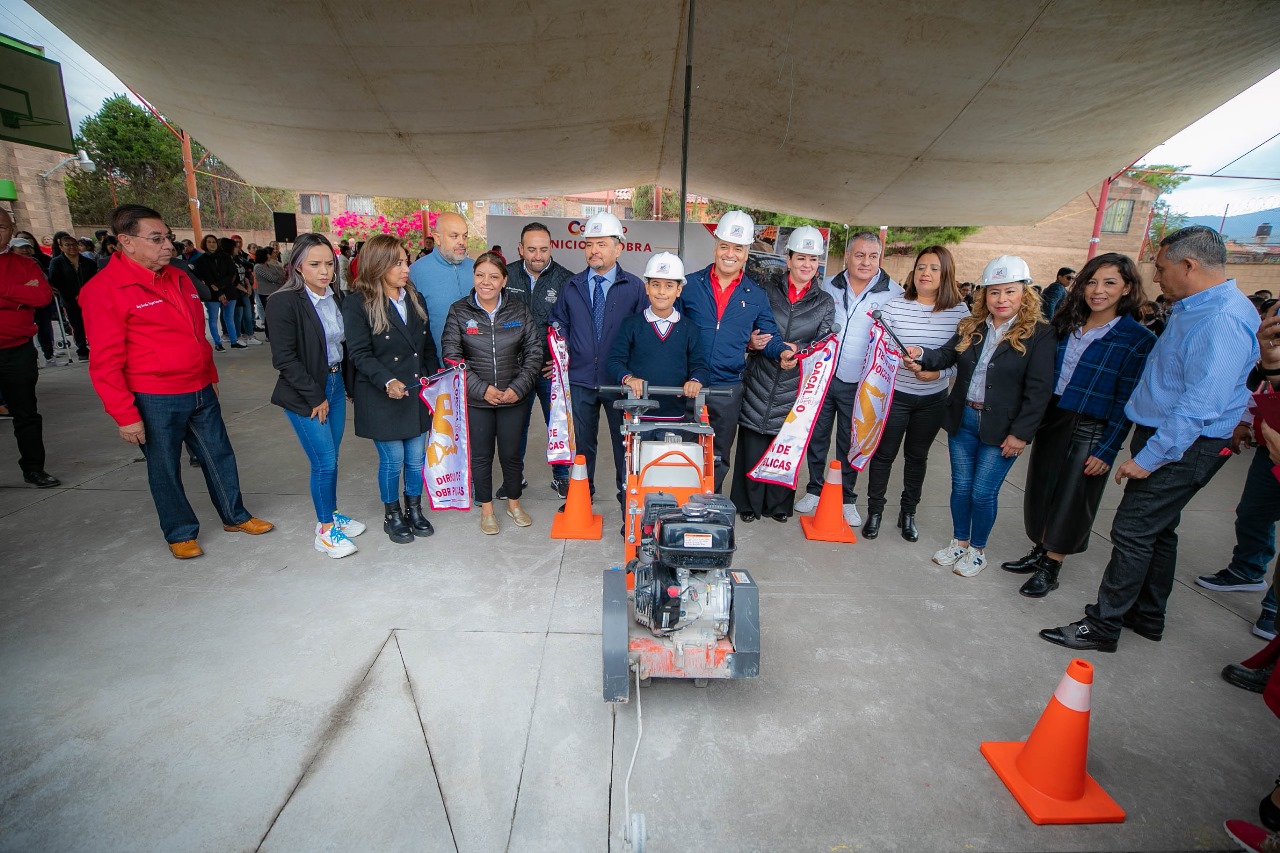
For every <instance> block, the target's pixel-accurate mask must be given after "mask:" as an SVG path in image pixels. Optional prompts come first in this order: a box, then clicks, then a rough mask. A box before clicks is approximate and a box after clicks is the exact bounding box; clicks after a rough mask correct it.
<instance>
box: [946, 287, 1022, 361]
mask: <svg viewBox="0 0 1280 853" xmlns="http://www.w3.org/2000/svg"><path fill="white" fill-rule="evenodd" d="M995 286H998V287H1003V286H1004V285H995ZM986 291H987V289H986V288H985V287H984V288H982V293H981V294H980V296H981V298H979V299H974V300H973V313H972V314H970V315H969V316H968V317H965V318H964V319H963V320H961V321H960V325H958V326H956V334H957V335H959V336H960V342H959V343H958V344H956V352H964V351H965V350H967V349H968V348H969V345H970V344H975V343H977V342H978V338H979V337H980V334H979V331H978V330H979V329H985V328H986V325H987V318H988V317H990V316H991V309H990V308H988V307H987V292H986ZM1039 322H1040V294H1039V293H1036V291H1035V290H1033V289H1032V288H1031V285H1029V284H1027V283H1026V282H1023V284H1022V307H1021V308H1019V309H1018V313H1017V314H1014V315H1013V319H1012V320H1010V321H1009V331H1007V332H1005V333H1004V340H1005V341H1007V342H1008V344H1009V346H1011V347H1013V348H1014V349H1016V350H1017V351H1018V353H1019V354H1021V355H1026V354H1027V345H1026V344H1024V343H1023V341H1025V340H1027V338H1030V337H1031V336H1032V335H1033V334H1034V333H1035V330H1036V323H1039Z"/></svg>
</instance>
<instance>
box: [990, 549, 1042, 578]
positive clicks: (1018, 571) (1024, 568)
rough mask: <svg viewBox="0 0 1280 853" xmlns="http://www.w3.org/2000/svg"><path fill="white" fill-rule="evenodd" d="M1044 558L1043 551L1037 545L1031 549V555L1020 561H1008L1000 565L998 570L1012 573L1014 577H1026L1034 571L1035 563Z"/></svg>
mask: <svg viewBox="0 0 1280 853" xmlns="http://www.w3.org/2000/svg"><path fill="white" fill-rule="evenodd" d="M1043 556H1044V549H1043V548H1041V547H1040V546H1039V545H1037V546H1036V547H1034V548H1032V549H1031V553H1030V554H1028V555H1027V556H1025V557H1023V558H1022V559H1020V560H1010V561H1009V562H1007V563H1001V564H1000V568H1002V569H1004V570H1005V571H1006V572H1013V573H1014V574H1015V575H1026V574H1030V573H1031V572H1034V571H1035V570H1036V563H1038V562H1040V558H1041V557H1043Z"/></svg>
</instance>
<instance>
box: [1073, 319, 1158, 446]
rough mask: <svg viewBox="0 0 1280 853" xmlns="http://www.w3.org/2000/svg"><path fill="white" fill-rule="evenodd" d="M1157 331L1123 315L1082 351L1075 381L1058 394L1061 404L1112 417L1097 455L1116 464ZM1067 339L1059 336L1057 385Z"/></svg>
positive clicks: (1094, 414) (1074, 409)
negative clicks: (1128, 413)
mask: <svg viewBox="0 0 1280 853" xmlns="http://www.w3.org/2000/svg"><path fill="white" fill-rule="evenodd" d="M1155 345H1156V336H1155V335H1153V334H1151V332H1149V331H1148V330H1147V329H1146V328H1145V327H1143V325H1142V324H1141V323H1139V322H1138V321H1137V320H1134V319H1133V318H1132V317H1121V318H1120V322H1118V323H1116V324H1115V325H1114V326H1113V327H1112V328H1111V331H1109V332H1107V333H1106V334H1105V335H1103V336H1102V338H1100V339H1099V340H1096V341H1094V342H1093V343H1091V344H1090V345H1089V347H1088V348H1087V349H1086V350H1085V351H1084V354H1083V355H1081V356H1080V363H1079V364H1077V365H1076V369H1075V372H1074V373H1072V374H1071V381H1070V382H1068V383H1067V387H1066V389H1065V390H1064V391H1063V392H1062V397H1061V399H1059V400H1058V408H1060V409H1066V410H1067V411H1071V412H1079V413H1080V414H1082V415H1089V416H1090V417H1094V418H1101V419H1103V420H1105V421H1107V430H1106V432H1105V433H1103V435H1102V438H1101V439H1100V440H1099V441H1098V444H1097V445H1096V446H1095V447H1094V448H1093V452H1092V455H1093V456H1096V457H1097V458H1098V459H1101V460H1102V461H1103V462H1106V463H1107V464H1108V465H1111V464H1113V463H1114V462H1115V459H1116V454H1117V453H1119V452H1120V446H1121V445H1122V444H1123V443H1124V440H1125V437H1126V436H1127V435H1128V434H1129V427H1130V426H1132V424H1131V423H1130V421H1129V419H1128V418H1126V417H1125V416H1124V406H1125V403H1127V402H1129V395H1131V394H1132V393H1133V389H1134V388H1136V387H1137V386H1138V380H1139V379H1140V378H1141V377H1142V369H1143V368H1144V367H1146V364H1147V356H1148V355H1149V354H1150V353H1151V348H1152V347H1154V346H1155ZM1066 352H1067V339H1066V338H1063V339H1062V340H1060V341H1058V358H1057V362H1056V364H1055V366H1054V370H1053V381H1054V385H1055V386H1056V385H1057V382H1058V377H1059V375H1061V373H1062V359H1063V356H1064V355H1066Z"/></svg>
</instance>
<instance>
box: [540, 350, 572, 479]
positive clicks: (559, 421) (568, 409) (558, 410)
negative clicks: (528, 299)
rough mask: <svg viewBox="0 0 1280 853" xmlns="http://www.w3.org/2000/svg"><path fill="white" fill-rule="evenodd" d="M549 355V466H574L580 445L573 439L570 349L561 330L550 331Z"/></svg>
mask: <svg viewBox="0 0 1280 853" xmlns="http://www.w3.org/2000/svg"><path fill="white" fill-rule="evenodd" d="M557 325H558V324H557ZM547 351H548V352H550V353H551V407H550V411H549V412H548V414H547V462H548V463H549V464H551V465H572V464H573V454H574V453H575V452H576V451H577V443H576V442H575V441H574V438H573V407H572V405H571V403H570V397H569V347H568V345H567V344H565V342H564V337H563V336H562V335H561V334H560V331H559V330H558V329H547Z"/></svg>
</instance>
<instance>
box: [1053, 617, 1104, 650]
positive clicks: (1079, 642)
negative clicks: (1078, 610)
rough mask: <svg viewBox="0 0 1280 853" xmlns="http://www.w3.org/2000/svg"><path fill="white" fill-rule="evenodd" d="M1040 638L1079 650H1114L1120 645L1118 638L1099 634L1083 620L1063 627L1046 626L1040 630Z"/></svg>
mask: <svg viewBox="0 0 1280 853" xmlns="http://www.w3.org/2000/svg"><path fill="white" fill-rule="evenodd" d="M1040 639H1042V640H1048V641H1049V642H1051V643H1053V644H1054V645H1056V646H1066V647H1067V648H1068V649H1075V650H1076V651H1078V652H1114V651H1115V650H1116V646H1117V645H1118V643H1117V641H1116V640H1108V639H1106V638H1105V637H1101V636H1099V635H1098V634H1096V633H1095V632H1094V631H1092V630H1091V629H1090V628H1089V626H1088V625H1086V624H1085V623H1083V622H1072V623H1071V624H1070V625H1064V626H1063V627H1061V628H1045V629H1044V630H1043V631H1041V632H1040Z"/></svg>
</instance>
